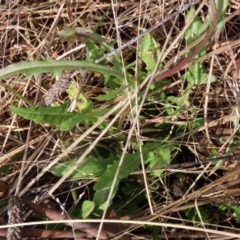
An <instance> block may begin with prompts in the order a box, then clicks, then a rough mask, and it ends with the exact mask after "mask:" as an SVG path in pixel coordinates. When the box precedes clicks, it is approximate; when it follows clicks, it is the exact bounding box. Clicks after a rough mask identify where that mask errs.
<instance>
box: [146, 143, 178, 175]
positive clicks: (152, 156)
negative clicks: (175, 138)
mask: <svg viewBox="0 0 240 240" xmlns="http://www.w3.org/2000/svg"><path fill="white" fill-rule="evenodd" d="M174 148H175V145H174V144H164V145H162V146H161V145H160V146H159V148H157V149H155V150H154V151H150V152H149V154H148V158H146V160H145V162H146V163H148V164H149V168H150V169H154V168H164V167H166V166H167V165H168V164H169V163H170V161H171V153H172V150H173V149H174ZM162 172H163V170H159V171H153V172H152V173H151V175H152V176H155V177H158V176H159V175H161V173H162Z"/></svg>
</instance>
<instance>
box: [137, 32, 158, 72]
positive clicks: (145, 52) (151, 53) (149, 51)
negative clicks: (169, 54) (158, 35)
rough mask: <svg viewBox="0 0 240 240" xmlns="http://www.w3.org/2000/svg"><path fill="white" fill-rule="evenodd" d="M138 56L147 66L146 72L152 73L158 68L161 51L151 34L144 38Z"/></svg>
mask: <svg viewBox="0 0 240 240" xmlns="http://www.w3.org/2000/svg"><path fill="white" fill-rule="evenodd" d="M138 55H139V57H140V58H141V59H142V60H143V62H144V63H145V64H146V70H147V71H148V72H151V71H152V70H153V69H154V67H155V66H156V63H157V61H158V58H159V56H160V50H159V46H158V44H157V42H156V41H155V39H154V38H153V37H151V35H150V34H149V33H147V34H146V35H145V36H144V37H143V39H142V41H141V45H140V50H139V53H138Z"/></svg>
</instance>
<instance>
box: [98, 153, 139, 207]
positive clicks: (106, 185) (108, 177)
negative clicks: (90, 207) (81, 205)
mask: <svg viewBox="0 0 240 240" xmlns="http://www.w3.org/2000/svg"><path fill="white" fill-rule="evenodd" d="M118 164H119V161H114V163H113V164H111V165H108V167H107V169H106V170H105V172H104V173H103V174H102V175H101V176H100V177H99V178H98V181H97V183H96V184H95V186H94V190H96V193H95V194H94V197H93V201H94V202H95V203H96V204H97V205H98V206H99V208H100V209H104V207H105V202H106V200H107V197H108V195H109V192H110V188H111V186H112V182H113V178H114V177H115V175H116V171H117V168H118ZM139 164H140V157H139V153H135V154H127V155H126V156H125V158H124V160H123V164H122V166H121V169H120V173H119V175H118V177H117V182H116V185H115V186H114V190H113V194H112V196H111V199H112V198H113V197H114V196H115V194H116V192H117V190H118V185H119V182H120V180H122V179H124V178H126V177H127V176H128V175H129V174H131V173H132V172H133V171H134V170H135V169H136V168H137V167H138V165H139Z"/></svg>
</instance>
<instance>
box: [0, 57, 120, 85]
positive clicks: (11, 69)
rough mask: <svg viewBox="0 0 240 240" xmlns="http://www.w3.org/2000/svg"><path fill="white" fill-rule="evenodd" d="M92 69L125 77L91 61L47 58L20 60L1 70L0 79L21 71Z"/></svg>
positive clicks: (53, 71)
mask: <svg viewBox="0 0 240 240" xmlns="http://www.w3.org/2000/svg"><path fill="white" fill-rule="evenodd" d="M85 69H87V70H91V71H96V72H100V73H102V74H106V75H112V76H116V77H119V78H121V79H122V78H123V77H124V76H123V74H122V73H121V72H120V71H117V70H115V69H114V68H113V67H111V68H110V67H108V66H103V65H101V64H95V63H92V62H90V61H71V60H54V59H51V58H47V59H46V60H34V61H29V62H20V63H16V64H12V65H9V66H7V67H5V68H2V69H1V70H0V80H1V79H3V78H8V77H12V76H14V75H16V74H19V73H25V74H39V73H42V72H51V73H54V74H56V75H59V73H61V72H62V71H64V70H85Z"/></svg>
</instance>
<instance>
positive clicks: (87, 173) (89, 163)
mask: <svg viewBox="0 0 240 240" xmlns="http://www.w3.org/2000/svg"><path fill="white" fill-rule="evenodd" d="M111 158H112V156H110V157H109V158H107V159H98V158H95V157H93V156H89V157H87V158H85V159H84V160H83V161H82V162H81V163H80V164H79V165H78V166H76V169H75V170H74V171H73V173H72V174H71V179H81V178H86V177H91V178H93V177H96V176H99V175H100V174H102V173H103V172H104V171H105V170H106V168H107V164H110V163H112V160H111ZM75 162H76V161H75V160H70V161H66V162H63V163H59V164H57V165H55V166H54V167H52V168H51V172H52V173H53V174H54V175H55V176H58V177H62V176H64V175H65V174H66V173H67V172H68V170H69V169H70V168H71V167H72V166H73V165H74V164H75Z"/></svg>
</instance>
